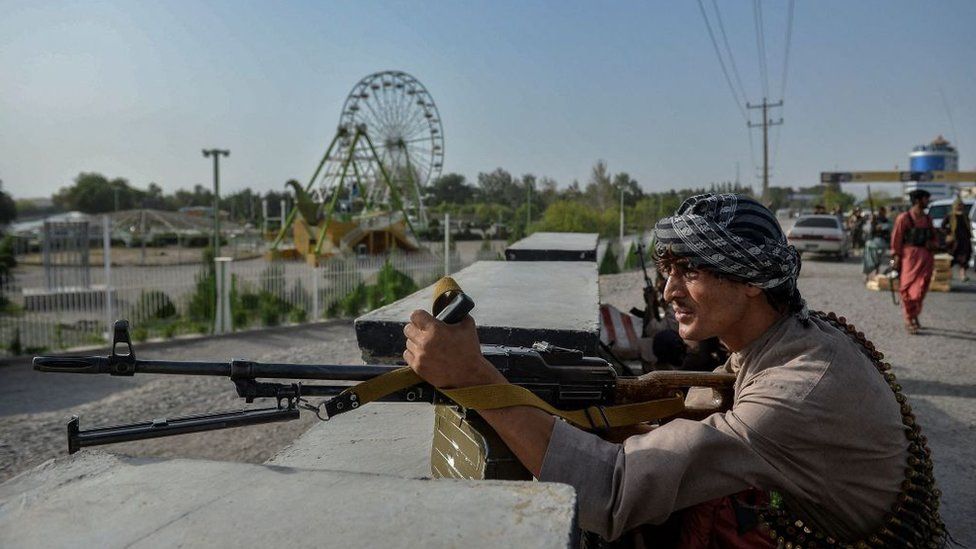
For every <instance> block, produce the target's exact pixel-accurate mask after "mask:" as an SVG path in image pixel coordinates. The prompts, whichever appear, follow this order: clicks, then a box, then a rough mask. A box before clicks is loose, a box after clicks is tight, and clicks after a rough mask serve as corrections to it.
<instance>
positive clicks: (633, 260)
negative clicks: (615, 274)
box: [624, 242, 641, 271]
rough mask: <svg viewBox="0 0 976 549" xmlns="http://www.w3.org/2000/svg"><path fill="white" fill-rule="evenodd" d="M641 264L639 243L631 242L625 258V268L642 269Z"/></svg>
mask: <svg viewBox="0 0 976 549" xmlns="http://www.w3.org/2000/svg"><path fill="white" fill-rule="evenodd" d="M640 266H641V262H640V256H638V255H637V243H636V242H631V243H630V249H629V250H627V258H626V259H624V270H625V271H636V270H637V269H640Z"/></svg>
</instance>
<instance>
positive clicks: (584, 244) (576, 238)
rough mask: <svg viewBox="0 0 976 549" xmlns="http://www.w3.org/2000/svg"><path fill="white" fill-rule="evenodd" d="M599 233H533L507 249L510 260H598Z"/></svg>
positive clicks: (507, 257) (506, 253)
mask: <svg viewBox="0 0 976 549" xmlns="http://www.w3.org/2000/svg"><path fill="white" fill-rule="evenodd" d="M599 240H600V235H598V234H597V233H533V234H531V235H529V236H527V237H525V238H523V239H522V240H519V241H518V242H515V243H514V244H512V245H511V246H509V247H508V248H507V249H506V250H505V259H507V260H508V261H594V262H595V261H596V247H597V242H598V241H599Z"/></svg>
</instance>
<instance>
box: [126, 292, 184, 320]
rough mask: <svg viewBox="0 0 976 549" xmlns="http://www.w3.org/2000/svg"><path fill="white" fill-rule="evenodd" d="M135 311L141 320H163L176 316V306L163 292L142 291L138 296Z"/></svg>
mask: <svg viewBox="0 0 976 549" xmlns="http://www.w3.org/2000/svg"><path fill="white" fill-rule="evenodd" d="M137 307H138V308H137V309H136V310H138V311H139V312H140V313H141V314H142V318H145V319H164V318H172V317H174V316H176V306H175V305H173V301H172V300H171V299H170V298H169V296H168V295H166V294H165V293H164V292H161V291H159V290H143V291H142V294H140V295H139V303H138V305H137Z"/></svg>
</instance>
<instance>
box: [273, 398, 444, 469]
mask: <svg viewBox="0 0 976 549" xmlns="http://www.w3.org/2000/svg"><path fill="white" fill-rule="evenodd" d="M433 438H434V407H433V406H432V405H430V404H426V403H419V404H414V403H406V402H403V403H400V402H373V403H371V404H370V405H369V406H362V407H360V408H359V409H357V410H354V411H352V412H346V413H345V414H342V415H341V416H339V417H337V418H335V419H334V420H331V421H328V422H324V423H319V424H318V425H315V426H313V427H312V428H311V429H309V430H308V431H306V432H305V434H303V435H302V436H300V437H298V439H297V440H295V442H293V443H292V444H291V445H289V446H288V447H286V448H284V449H283V450H281V451H280V452H278V453H277V454H275V456H274V457H272V458H271V459H269V460H268V461H267V462H265V463H266V464H267V465H281V466H286V467H297V468H300V469H331V470H334V471H350V472H356V473H376V474H381V475H393V476H398V477H403V478H424V477H430V476H431V474H430V445H431V441H432V440H433Z"/></svg>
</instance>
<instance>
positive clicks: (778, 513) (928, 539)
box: [760, 311, 948, 549]
mask: <svg viewBox="0 0 976 549" xmlns="http://www.w3.org/2000/svg"><path fill="white" fill-rule="evenodd" d="M810 314H811V315H813V316H816V317H818V318H820V319H822V320H824V321H826V322H828V323H830V324H831V325H833V326H834V327H836V328H838V329H840V330H841V331H842V332H845V333H847V335H848V336H849V337H850V338H851V339H853V340H854V341H855V342H857V343H858V344H859V345H860V346H861V347H863V349H864V351H865V352H866V354H867V355H868V356H869V357H870V358H871V362H872V363H873V364H874V366H875V368H877V369H878V372H879V373H880V374H881V375H883V376H884V378H885V381H886V382H887V383H888V387H890V388H891V391H892V392H893V393H894V394H895V399H896V400H897V401H898V404H900V405H901V415H902V424H903V425H904V426H905V435H906V436H907V437H908V454H909V455H908V464H907V467H906V468H905V479H904V481H902V484H901V493H899V494H898V497H897V499H896V501H895V503H894V505H893V506H892V508H891V510H890V511H889V512H888V513H887V514H886V515H885V517H884V521H883V522H882V526H881V527H880V528H879V529H878V531H876V532H875V533H873V534H871V535H870V536H868V537H867V538H866V539H863V540H857V541H853V542H850V541H843V540H837V539H835V538H833V537H831V536H829V535H827V534H826V533H824V532H823V531H822V530H820V529H818V528H817V527H815V526H814V525H812V524H808V523H806V522H804V521H803V520H800V519H797V518H796V517H794V516H791V515H790V513H788V512H787V511H786V510H784V509H772V508H771V509H769V510H767V511H764V512H763V513H761V514H760V520H761V523H762V526H761V527H762V528H764V529H765V530H766V532H767V533H768V534H769V537H770V538H771V539H772V540H774V541H775V542H777V543H778V545H779V546H780V547H787V548H789V547H810V548H816V547H856V548H859V549H860V548H863V547H925V548H938V547H945V545H946V542H947V538H948V534H947V533H946V529H945V524H944V523H943V522H942V518H941V517H940V516H939V498H940V497H941V495H942V493H941V492H940V491H939V489H938V488H936V486H935V477H934V476H933V474H932V453H931V451H930V450H929V448H928V445H927V443H928V441H927V439H926V438H925V436H924V435H922V429H921V427H919V425H918V423H917V422H916V421H915V415H914V414H913V413H912V408H911V406H909V405H908V399H907V398H906V397H905V395H904V394H902V392H901V385H899V384H898V382H897V380H896V379H895V374H893V373H892V372H891V364H890V363H888V362H883V359H884V355H883V354H882V353H881V352H880V351H878V350H877V349H875V347H874V344H873V343H871V342H870V341H868V339H867V338H865V337H864V333H863V332H859V331H857V329H856V328H855V327H854V325H853V324H849V323H848V322H847V319H845V318H844V317H842V316H840V317H839V316H837V315H836V314H834V313H823V312H821V311H815V312H811V313H810Z"/></svg>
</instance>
